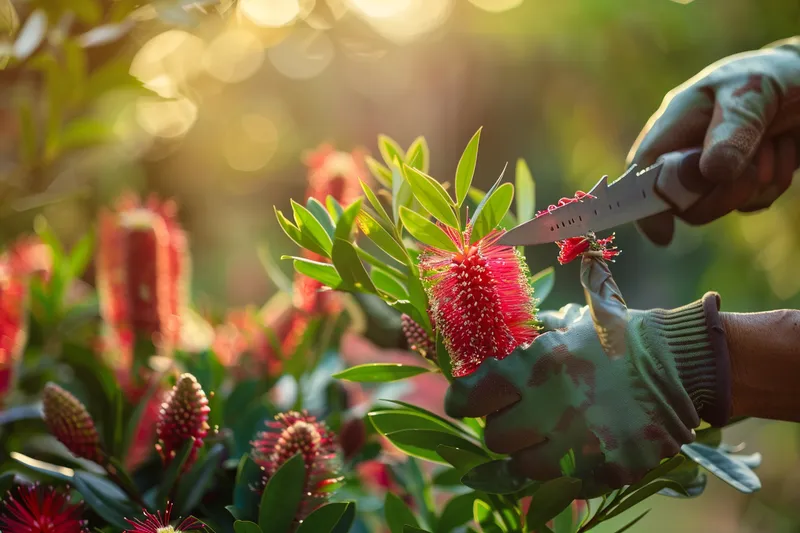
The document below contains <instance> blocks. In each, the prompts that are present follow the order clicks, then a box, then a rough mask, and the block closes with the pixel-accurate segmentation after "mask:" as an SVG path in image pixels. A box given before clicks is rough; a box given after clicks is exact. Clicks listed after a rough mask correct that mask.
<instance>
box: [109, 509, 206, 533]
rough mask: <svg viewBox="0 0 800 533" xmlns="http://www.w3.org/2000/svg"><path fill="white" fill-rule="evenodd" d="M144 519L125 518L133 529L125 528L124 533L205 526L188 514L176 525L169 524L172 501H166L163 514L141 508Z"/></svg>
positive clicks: (182, 531)
mask: <svg viewBox="0 0 800 533" xmlns="http://www.w3.org/2000/svg"><path fill="white" fill-rule="evenodd" d="M142 512H143V513H144V517H145V518H144V520H142V519H140V518H135V519H133V520H131V519H130V518H126V519H125V521H126V522H128V523H129V524H130V525H131V526H132V527H133V529H126V530H125V531H124V533H188V532H190V531H205V530H206V526H205V524H203V523H202V522H201V521H200V520H198V519H197V518H195V517H193V516H190V517H188V518H184V519H183V521H182V522H181V523H180V524H178V525H177V526H172V525H170V523H169V522H170V515H171V514H172V502H169V503H167V510H166V511H164V514H163V515H162V514H161V511H157V512H156V514H153V513H151V512H148V511H147V509H143V510H142Z"/></svg>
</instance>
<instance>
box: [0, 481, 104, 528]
mask: <svg viewBox="0 0 800 533" xmlns="http://www.w3.org/2000/svg"><path fill="white" fill-rule="evenodd" d="M16 492H17V495H16V496H14V495H12V494H11V493H10V492H9V493H8V497H6V499H5V500H3V502H2V507H0V531H2V532H3V533H88V531H89V528H88V527H86V520H83V518H82V515H83V505H82V504H71V503H70V497H69V495H68V494H66V493H63V492H60V491H57V490H56V489H55V488H53V487H45V486H43V485H39V484H38V483H37V484H34V485H20V486H19V487H17V491H16Z"/></svg>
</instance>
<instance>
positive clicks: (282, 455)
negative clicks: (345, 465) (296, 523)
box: [252, 411, 341, 519]
mask: <svg viewBox="0 0 800 533" xmlns="http://www.w3.org/2000/svg"><path fill="white" fill-rule="evenodd" d="M267 427H268V428H269V430H268V431H263V432H261V433H259V434H258V436H257V438H256V440H255V441H253V443H252V444H253V459H254V460H255V462H256V464H258V465H259V466H260V467H261V468H262V470H263V472H264V478H263V479H262V483H263V486H266V483H267V482H268V481H269V479H270V478H271V477H272V476H273V475H274V474H275V472H277V471H278V469H279V468H280V467H281V466H282V465H283V464H284V463H285V462H286V461H288V460H289V459H291V458H292V457H294V456H295V455H297V454H298V453H300V454H302V456H303V462H304V463H305V465H306V483H305V487H304V489H303V492H304V494H305V497H304V498H303V502H302V504H301V508H300V509H298V513H297V515H296V516H295V518H296V519H302V518H304V517H305V516H307V515H308V514H309V513H310V512H312V511H313V510H314V509H316V508H317V507H319V506H320V505H321V504H322V503H323V502H324V501H325V500H326V499H327V498H328V496H330V492H328V491H327V490H326V489H327V488H329V487H330V486H331V485H333V484H335V483H338V482H339V481H340V480H341V477H339V476H338V474H337V472H338V468H339V464H338V463H339V449H338V446H337V444H336V441H335V435H334V434H333V432H331V431H330V430H329V429H328V428H327V426H326V425H325V423H324V422H320V421H318V420H317V419H316V417H313V416H311V415H309V414H308V413H307V412H305V411H303V412H302V413H298V412H296V411H289V412H287V413H280V414H278V415H276V416H275V421H273V422H267Z"/></svg>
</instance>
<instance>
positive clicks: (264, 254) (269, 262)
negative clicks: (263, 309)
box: [256, 244, 338, 294]
mask: <svg viewBox="0 0 800 533" xmlns="http://www.w3.org/2000/svg"><path fill="white" fill-rule="evenodd" d="M256 253H257V254H258V260H259V261H260V262H261V266H262V267H264V271H265V272H266V273H267V276H268V277H269V279H270V280H272V283H274V284H275V287H277V289H278V290H279V291H281V292H285V293H286V294H292V285H293V283H292V280H290V279H289V276H287V275H286V274H284V272H283V270H281V268H280V267H279V266H278V265H277V264H275V261H274V260H273V259H272V254H271V253H270V251H269V246H267V245H264V244H262V245H260V246H259V247H258V248H257V249H256ZM337 275H338V274H337Z"/></svg>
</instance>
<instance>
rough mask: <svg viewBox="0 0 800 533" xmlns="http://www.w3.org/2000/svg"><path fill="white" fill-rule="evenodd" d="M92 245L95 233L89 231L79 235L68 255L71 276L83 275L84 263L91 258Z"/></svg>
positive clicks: (86, 263)
mask: <svg viewBox="0 0 800 533" xmlns="http://www.w3.org/2000/svg"><path fill="white" fill-rule="evenodd" d="M94 245H95V233H94V232H93V231H90V232H88V233H86V235H84V236H83V237H81V239H80V240H79V241H78V242H77V244H75V246H74V247H73V248H72V250H71V251H70V256H69V274H70V277H71V278H73V279H74V278H79V277H81V276H82V275H83V272H84V271H85V270H86V265H88V264H89V261H91V260H92V253H93V252H94Z"/></svg>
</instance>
